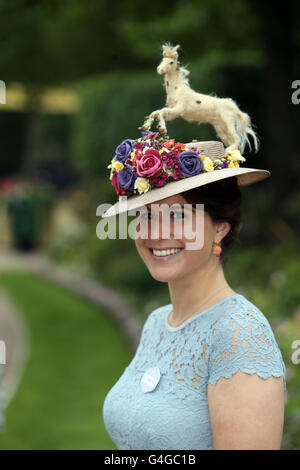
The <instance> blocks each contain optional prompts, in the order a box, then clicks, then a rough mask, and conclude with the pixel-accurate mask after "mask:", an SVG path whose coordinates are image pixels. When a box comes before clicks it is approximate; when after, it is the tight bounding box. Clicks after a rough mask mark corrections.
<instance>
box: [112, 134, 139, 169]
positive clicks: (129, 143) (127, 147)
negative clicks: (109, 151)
mask: <svg viewBox="0 0 300 470" xmlns="http://www.w3.org/2000/svg"><path fill="white" fill-rule="evenodd" d="M133 146H134V140H132V139H126V140H123V142H122V143H121V144H120V145H118V147H117V148H116V155H115V157H114V160H116V161H118V162H121V163H123V164H124V163H125V160H126V159H127V158H130V154H131V152H132V150H133Z"/></svg>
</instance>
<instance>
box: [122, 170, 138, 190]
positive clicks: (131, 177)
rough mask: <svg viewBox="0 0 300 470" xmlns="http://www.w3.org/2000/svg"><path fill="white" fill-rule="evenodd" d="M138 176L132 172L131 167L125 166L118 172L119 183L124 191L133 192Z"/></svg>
mask: <svg viewBox="0 0 300 470" xmlns="http://www.w3.org/2000/svg"><path fill="white" fill-rule="evenodd" d="M137 176H138V175H137V173H136V172H135V171H132V169H131V167H129V166H125V167H124V168H122V170H120V171H119V172H118V183H119V185H120V187H121V188H123V189H128V190H133V189H134V183H135V180H136V179H137Z"/></svg>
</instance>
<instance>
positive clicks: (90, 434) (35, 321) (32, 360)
mask: <svg viewBox="0 0 300 470" xmlns="http://www.w3.org/2000/svg"><path fill="white" fill-rule="evenodd" d="M0 286H1V287H3V288H4V289H5V290H6V291H7V293H8V294H9V295H11V296H12V298H13V300H14V302H15V303H16V305H17V307H18V308H19V309H20V311H21V312H23V314H24V317H25V319H26V321H27V323H28V327H29V331H30V335H31V354H30V356H29V359H28V363H27V367H26V369H25V373H24V375H23V378H22V380H21V383H20V387H19V388H18V390H17V392H16V394H15V396H14V397H13V399H12V401H11V402H10V404H9V406H8V409H7V410H6V416H5V418H6V429H5V431H4V432H0V449H116V446H115V444H114V443H113V442H112V441H111V439H110V437H109V435H108V433H107V431H106V429H105V427H104V423H103V418H102V406H103V402H104V399H105V396H106V394H107V393H108V391H109V390H110V388H111V387H112V386H113V385H114V383H115V382H116V381H117V380H118V378H119V377H120V375H121V374H122V373H123V370H124V368H125V367H126V366H127V365H128V364H129V362H130V360H131V357H132V354H131V352H130V351H129V349H128V346H127V344H126V342H125V339H124V338H123V337H122V336H121V335H120V333H119V332H118V330H117V329H116V326H115V325H114V323H113V322H112V320H111V319H110V318H109V315H107V314H106V311H105V310H102V309H100V308H98V307H96V306H94V305H92V304H91V303H89V302H88V301H86V300H85V299H82V298H81V297H79V296H76V295H75V294H72V293H70V292H68V291H66V290H65V289H63V288H61V287H59V286H56V285H54V284H52V283H50V282H48V281H46V280H44V279H40V278H39V277H37V276H35V275H31V274H28V273H26V272H24V273H19V272H18V273H4V274H1V275H0Z"/></svg>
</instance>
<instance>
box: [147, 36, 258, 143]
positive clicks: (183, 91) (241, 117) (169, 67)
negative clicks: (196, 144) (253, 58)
mask: <svg viewBox="0 0 300 470" xmlns="http://www.w3.org/2000/svg"><path fill="white" fill-rule="evenodd" d="M179 47H180V46H179V45H177V46H175V47H172V46H171V44H169V43H166V44H164V45H163V46H162V49H163V59H162V61H161V63H160V64H159V66H158V67H157V73H159V74H160V75H162V74H165V83H164V84H165V89H166V93H167V102H166V107H165V108H162V109H158V110H156V111H153V112H152V113H151V114H150V115H149V116H146V117H147V119H146V120H145V122H144V124H143V126H142V128H143V129H150V128H151V125H152V122H153V120H154V118H157V119H158V127H159V129H160V130H161V131H163V132H167V128H166V123H165V121H172V120H173V119H176V118H177V117H179V116H181V117H182V118H184V119H186V120H187V121H190V122H191V121H198V122H199V123H201V122H208V123H210V124H212V125H213V126H214V128H215V131H216V132H217V134H218V136H219V137H220V139H221V140H222V141H223V143H224V144H225V146H227V148H226V152H229V151H231V150H233V149H239V150H240V151H241V152H243V151H244V149H245V145H246V142H247V143H248V145H249V147H250V149H251V144H250V142H249V139H248V137H247V134H250V135H251V136H252V137H253V140H254V145H255V151H257V149H258V138H257V136H256V134H255V132H254V130H253V129H252V126H251V120H250V117H249V115H248V114H246V113H243V112H242V111H241V110H240V109H239V108H238V106H237V104H236V103H235V102H234V101H233V100H232V99H231V98H218V97H216V96H210V95H203V94H201V93H197V92H196V91H194V90H192V89H191V87H190V85H189V81H188V79H187V75H188V74H189V73H190V72H189V71H188V70H187V69H186V68H184V67H180V66H179V64H178V53H177V49H178V48H179Z"/></svg>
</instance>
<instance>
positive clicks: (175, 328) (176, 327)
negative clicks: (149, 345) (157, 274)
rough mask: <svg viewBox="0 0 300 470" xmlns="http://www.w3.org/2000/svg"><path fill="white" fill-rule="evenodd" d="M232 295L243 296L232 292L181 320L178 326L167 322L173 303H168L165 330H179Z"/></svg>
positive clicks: (231, 297) (232, 296)
mask: <svg viewBox="0 0 300 470" xmlns="http://www.w3.org/2000/svg"><path fill="white" fill-rule="evenodd" d="M234 297H243V296H242V295H241V294H234V295H230V296H228V297H225V298H224V299H222V300H219V302H217V303H215V304H214V305H212V306H211V307H209V308H207V309H205V310H203V311H202V312H200V313H197V314H196V315H193V316H192V317H190V318H188V319H187V320H186V321H185V322H183V323H182V324H181V325H179V326H171V325H169V323H168V318H169V314H170V313H171V312H172V310H173V304H168V305H167V306H166V315H165V327H166V329H167V330H169V331H178V330H181V329H182V328H184V327H185V326H186V325H187V324H188V323H191V322H192V321H193V320H195V319H196V318H198V317H200V316H203V315H204V314H206V313H207V312H209V311H210V310H212V309H213V308H215V307H217V305H220V304H222V303H223V302H225V301H226V300H229V299H233V298H234Z"/></svg>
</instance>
